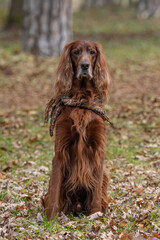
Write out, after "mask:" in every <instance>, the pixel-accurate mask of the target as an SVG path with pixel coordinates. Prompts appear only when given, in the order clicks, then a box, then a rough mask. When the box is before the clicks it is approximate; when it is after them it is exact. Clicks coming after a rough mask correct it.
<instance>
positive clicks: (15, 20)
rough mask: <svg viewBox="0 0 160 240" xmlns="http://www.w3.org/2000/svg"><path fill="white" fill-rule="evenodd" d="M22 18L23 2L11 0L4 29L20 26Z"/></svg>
mask: <svg viewBox="0 0 160 240" xmlns="http://www.w3.org/2000/svg"><path fill="white" fill-rule="evenodd" d="M22 17H23V0H11V3H10V9H9V14H8V18H7V21H6V26H5V28H12V27H14V26H21V24H22Z"/></svg>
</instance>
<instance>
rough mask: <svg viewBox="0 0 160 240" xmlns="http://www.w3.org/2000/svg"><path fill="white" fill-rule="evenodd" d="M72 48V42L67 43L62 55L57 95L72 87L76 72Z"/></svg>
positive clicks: (57, 81) (58, 71) (58, 73)
mask: <svg viewBox="0 0 160 240" xmlns="http://www.w3.org/2000/svg"><path fill="white" fill-rule="evenodd" d="M71 48H72V43H68V44H66V46H65V47H64V50H63V52H62V55H61V57H60V62H59V65H58V69H57V79H56V95H57V96H58V95H61V94H63V93H64V92H67V91H69V90H70V89H71V87H72V79H73V75H74V72H73V66H72V61H71V56H70V52H71Z"/></svg>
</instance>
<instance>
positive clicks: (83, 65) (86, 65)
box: [81, 61, 89, 70]
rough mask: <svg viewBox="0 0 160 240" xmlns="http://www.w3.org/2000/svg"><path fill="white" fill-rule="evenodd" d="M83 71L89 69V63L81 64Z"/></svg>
mask: <svg viewBox="0 0 160 240" xmlns="http://www.w3.org/2000/svg"><path fill="white" fill-rule="evenodd" d="M81 68H82V70H87V69H88V68H89V62H87V61H85V62H82V63H81Z"/></svg>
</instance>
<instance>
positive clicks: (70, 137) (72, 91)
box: [43, 40, 109, 220]
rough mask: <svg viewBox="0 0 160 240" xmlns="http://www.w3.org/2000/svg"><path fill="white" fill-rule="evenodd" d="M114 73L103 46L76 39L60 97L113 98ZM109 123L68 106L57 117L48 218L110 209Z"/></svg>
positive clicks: (61, 77)
mask: <svg viewBox="0 0 160 240" xmlns="http://www.w3.org/2000/svg"><path fill="white" fill-rule="evenodd" d="M108 90H109V74H108V68H107V65H106V61H105V57H104V54H103V51H102V47H101V45H100V44H98V43H95V42H91V41H85V40H82V41H75V42H72V43H69V44H67V45H66V46H65V48H64V51H63V53H62V56H61V58H60V63H59V66H58V70H57V78H56V86H55V98H58V97H59V96H63V95H65V94H66V92H67V93H68V94H69V96H70V97H71V98H73V99H76V100H77V99H78V100H82V99H86V100H87V101H88V103H90V102H92V101H93V99H94V98H95V96H98V97H99V98H100V99H101V102H102V104H103V105H104V103H105V102H106V100H107V96H108ZM105 139H106V132H105V123H104V120H103V119H102V118H101V116H99V115H97V114H96V113H94V112H93V111H90V110H87V109H83V108H79V107H71V106H63V111H62V112H61V114H60V115H59V116H58V118H57V120H56V130H55V156H54V158H53V162H52V172H51V176H50V181H49V187H48V192H47V194H46V195H45V197H44V199H43V205H44V208H45V212H46V215H47V218H48V220H50V219H51V220H52V219H54V217H55V216H56V215H57V214H58V213H59V212H61V211H63V212H64V213H65V214H77V213H83V214H86V215H90V214H93V213H95V212H97V211H101V212H105V210H106V208H107V204H108V201H107V187H108V175H107V174H106V173H105V171H104V167H103V162H104V159H105Z"/></svg>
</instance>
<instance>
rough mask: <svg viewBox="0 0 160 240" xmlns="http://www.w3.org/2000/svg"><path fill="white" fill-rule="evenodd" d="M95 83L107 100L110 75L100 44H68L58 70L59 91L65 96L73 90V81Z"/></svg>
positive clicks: (57, 84)
mask: <svg viewBox="0 0 160 240" xmlns="http://www.w3.org/2000/svg"><path fill="white" fill-rule="evenodd" d="M82 79H85V80H91V81H93V85H94V87H95V88H96V90H97V91H99V92H100V93H101V94H102V95H103V97H104V98H105V97H106V96H107V93H108V88H109V73H108V68H107V64H106V61H105V56H104V54H103V51H102V47H101V45H100V44H98V43H95V42H91V41H85V40H80V41H75V42H72V43H68V44H67V45H66V46H65V48H64V51H63V53H62V55H61V58H60V62H59V66H58V70H57V83H56V86H57V91H58V94H63V92H66V91H68V90H70V89H71V88H72V83H73V81H81V80H82Z"/></svg>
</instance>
